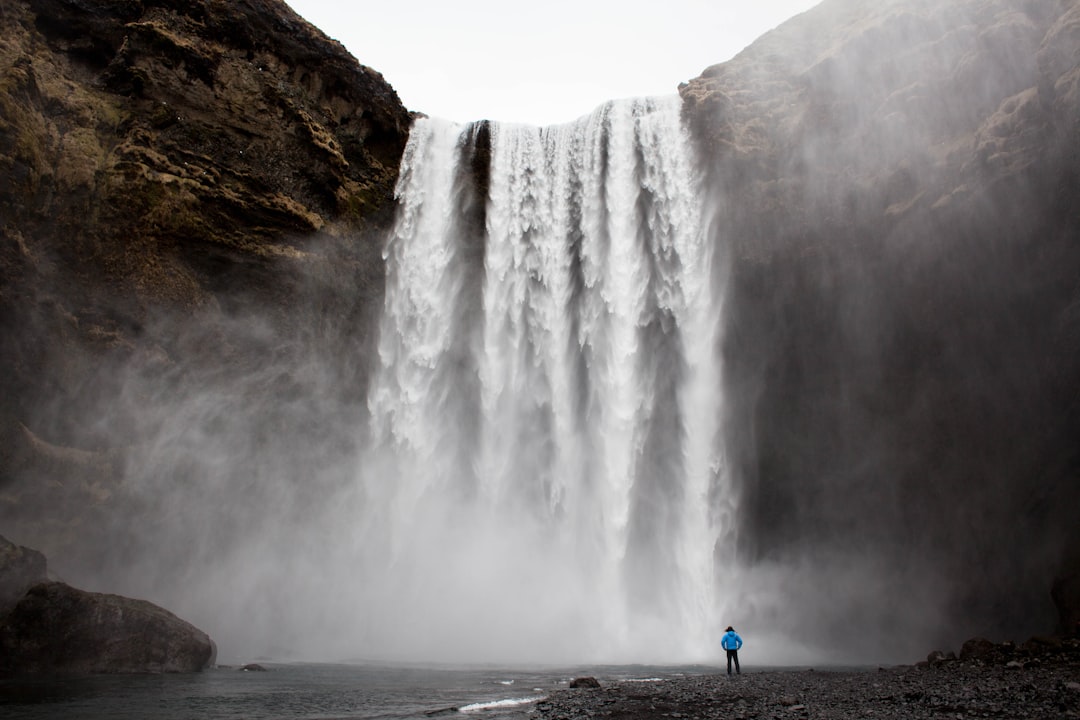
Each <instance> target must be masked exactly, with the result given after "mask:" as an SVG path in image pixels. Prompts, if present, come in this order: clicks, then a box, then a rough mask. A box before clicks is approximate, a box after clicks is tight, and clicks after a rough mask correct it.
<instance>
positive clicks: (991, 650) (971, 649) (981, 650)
mask: <svg viewBox="0 0 1080 720" xmlns="http://www.w3.org/2000/svg"><path fill="white" fill-rule="evenodd" d="M999 654H1000V653H999V652H998V648H997V646H996V645H994V643H992V642H991V641H989V640H987V639H986V638H981V637H979V638H971V639H970V640H968V641H967V642H965V643H964V646H963V647H962V648H960V659H961V660H964V661H970V660H977V661H980V662H993V661H994V660H995V659H996V658H997V657H998V655H999Z"/></svg>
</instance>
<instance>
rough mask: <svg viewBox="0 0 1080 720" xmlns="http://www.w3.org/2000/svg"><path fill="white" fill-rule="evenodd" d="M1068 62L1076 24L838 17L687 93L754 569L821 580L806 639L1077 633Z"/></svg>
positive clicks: (1078, 92)
mask: <svg viewBox="0 0 1080 720" xmlns="http://www.w3.org/2000/svg"><path fill="white" fill-rule="evenodd" d="M1077 48H1080V4H1078V3H1076V2H1057V1H1055V2H1021V3H1016V2H996V1H994V0H983V1H979V2H950V3H933V2H923V1H922V0H902V1H893V2H884V3H874V4H872V5H869V4H867V3H861V2H854V1H852V0H826V1H825V2H824V3H822V4H821V5H820V6H818V7H817V8H815V9H814V10H812V11H810V12H808V13H806V14H804V15H802V16H800V17H799V18H797V19H795V20H793V21H791V22H789V23H788V24H786V25H784V26H782V27H781V28H779V29H777V30H775V31H774V32H772V33H769V34H768V35H766V36H764V37H763V38H761V39H760V40H759V41H758V42H757V43H755V44H754V45H753V46H751V47H750V48H748V49H747V50H746V51H745V52H744V53H742V54H741V55H740V56H738V57H737V58H735V59H734V60H732V61H731V62H729V63H726V64H723V65H718V66H715V67H712V68H709V69H707V70H706V71H705V72H704V73H703V74H702V75H701V77H699V78H696V79H695V80H693V81H691V82H690V83H688V84H686V85H684V86H682V87H681V93H682V95H683V97H684V100H685V102H686V107H687V113H688V117H689V119H690V120H691V122H692V124H693V126H694V128H695V131H696V136H697V138H698V141H699V142H700V144H701V146H702V149H703V153H702V155H703V157H705V158H707V159H706V160H705V171H706V173H707V175H708V182H709V184H710V198H711V202H712V203H713V206H714V207H713V210H714V221H713V226H712V228H711V232H712V233H713V236H714V239H715V241H716V243H717V245H718V247H722V248H726V249H727V251H726V252H727V255H726V256H725V258H724V262H722V263H720V267H721V270H719V271H718V277H717V282H718V283H723V284H724V285H723V286H724V287H725V288H726V290H725V292H726V298H727V300H726V302H725V304H724V313H725V327H726V337H725V339H724V341H723V344H722V347H720V348H718V349H717V352H720V353H722V355H723V359H724V363H725V388H726V401H727V402H726V416H725V419H726V422H727V429H726V433H727V435H728V438H729V447H730V448H731V452H732V455H731V457H729V458H728V461H729V463H730V466H731V468H732V471H733V475H734V478H735V482H736V484H737V486H738V489H739V492H740V494H741V496H742V507H743V508H744V510H745V514H743V515H742V516H741V517H740V520H739V523H740V527H739V537H740V544H739V552H740V553H741V554H742V555H743V556H744V558H746V559H747V560H749V561H751V562H754V563H769V562H771V561H776V562H780V563H783V564H784V566H785V567H798V566H799V562H800V561H801V560H809V562H808V564H807V566H808V567H813V568H815V570H814V571H813V572H814V574H813V575H812V576H804V577H795V576H791V577H788V578H787V579H785V581H784V583H785V585H784V586H785V587H787V588H788V589H789V590H790V591H791V592H794V593H799V594H800V597H802V598H803V600H802V601H801V602H800V605H801V606H802V607H803V609H804V610H805V612H801V613H799V614H797V617H790V618H788V619H786V620H783V619H778V622H780V624H781V625H784V624H785V623H787V624H790V625H791V628H790V629H791V631H793V632H796V633H801V634H803V635H809V636H811V637H829V638H833V639H836V640H838V639H840V638H848V639H851V638H854V637H856V636H857V635H858V634H859V633H866V630H865V626H863V624H862V623H860V620H865V621H872V624H873V626H874V627H882V624H883V623H884V624H885V625H888V624H889V623H890V622H891V621H895V624H897V625H898V626H903V624H904V623H905V622H907V621H909V620H911V621H912V623H913V624H912V626H913V627H917V626H918V614H919V613H920V612H921V613H924V614H926V615H928V616H927V617H926V618H925V620H924V621H923V622H925V624H926V625H927V626H933V625H934V623H939V624H940V626H942V627H951V628H952V632H953V634H952V635H951V636H948V637H942V638H941V640H942V641H943V642H956V641H957V639H962V638H963V637H965V636H966V635H965V633H967V634H975V633H986V634H990V635H997V636H1002V635H1004V636H1005V637H1015V636H1019V635H1020V634H1022V633H1024V632H1033V631H1037V630H1040V629H1042V630H1045V629H1047V628H1049V627H1052V626H1053V625H1054V624H1055V622H1060V623H1061V624H1066V625H1069V626H1070V627H1071V625H1072V623H1074V622H1075V621H1076V620H1077V619H1078V617H1077V614H1076V613H1077V608H1076V607H1075V603H1074V604H1073V606H1071V607H1069V606H1068V605H1067V603H1059V607H1058V608H1057V610H1058V612H1059V613H1060V615H1059V616H1055V608H1054V605H1053V603H1052V602H1051V596H1050V593H1051V588H1052V586H1054V585H1055V582H1056V583H1057V585H1058V586H1059V587H1060V588H1065V587H1074V586H1075V577H1076V570H1075V562H1076V561H1075V559H1074V558H1075V557H1076V556H1077V549H1078V547H1080V542H1078V540H1080V539H1078V537H1077V530H1076V522H1075V508H1076V507H1078V501H1080V481H1078V479H1077V478H1078V476H1080V457H1078V456H1077V453H1076V445H1075V439H1076V437H1078V433H1080V413H1078V407H1080V406H1078V404H1077V400H1078V399H1080V355H1078V354H1077V350H1078V349H1080V325H1078V323H1077V314H1076V308H1077V307H1078V304H1077V303H1078V301H1080V294H1078V290H1077V286H1076V277H1077V273H1078V270H1080V245H1078V244H1077V238H1080V55H1078V53H1077ZM797 574H798V573H797V571H796V572H795V573H793V575H797ZM1069 578H1072V579H1071V580H1070V579H1069ZM1069 583H1072V585H1070V584H1069ZM830 586H832V587H833V588H841V587H842V588H843V589H842V590H836V589H831V588H830ZM1066 594H1067V593H1066V592H1065V591H1064V589H1062V590H1060V591H1059V592H1058V593H1057V595H1058V597H1064V596H1065V595H1066ZM1074 594H1075V593H1074ZM859 595H861V596H862V600H860V601H859V602H858V605H859V607H860V608H861V610H859V611H858V612H850V610H851V608H850V607H849V606H848V605H847V603H848V602H849V601H850V598H852V597H855V596H859ZM941 598H945V599H946V602H945V607H946V608H947V614H948V616H949V617H948V618H947V619H946V620H947V622H944V623H942V619H941V618H937V617H929V614H930V613H929V612H927V608H929V607H935V606H937V605H938V601H939V600H940V599H941ZM897 599H900V602H896V601H897ZM949 623H952V624H951V625H950V624H949ZM874 641H875V637H874V635H873V634H870V633H867V634H866V635H865V642H866V643H868V644H869V643H872V642H874Z"/></svg>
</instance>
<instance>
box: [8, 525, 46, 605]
mask: <svg viewBox="0 0 1080 720" xmlns="http://www.w3.org/2000/svg"><path fill="white" fill-rule="evenodd" d="M47 579H48V576H47V575H46V562H45V556H44V555H42V554H41V553H39V552H38V551H37V550H31V549H30V548H25V547H22V546H19V545H16V544H15V543H13V542H11V541H10V540H8V539H7V538H5V537H4V536H2V535H0V618H2V617H3V616H4V615H5V614H6V613H7V612H8V611H9V610H11V608H13V607H15V604H16V603H18V602H19V600H20V599H22V597H23V595H25V594H26V591H27V590H29V589H30V588H32V587H33V586H35V585H37V584H38V583H43V582H45V581H46V580H47Z"/></svg>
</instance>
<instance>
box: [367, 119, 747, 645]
mask: <svg viewBox="0 0 1080 720" xmlns="http://www.w3.org/2000/svg"><path fill="white" fill-rule="evenodd" d="M679 113H680V104H679V99H678V98H677V97H671V98H663V99H652V100H634V101H623V102H614V103H609V104H607V105H604V106H603V107H601V108H599V109H598V110H597V111H595V112H594V113H593V114H592V115H591V116H589V117H587V118H583V119H581V120H579V121H577V122H575V123H571V124H567V125H561V126H555V127H548V128H536V127H527V126H512V125H501V124H488V123H478V124H473V125H457V124H452V123H449V122H446V121H440V120H436V119H426V118H425V119H420V120H417V122H416V125H415V127H414V129H413V132H412V135H411V138H410V141H409V145H408V148H407V150H406V153H405V156H404V159H403V162H402V167H401V176H400V180H399V184H398V188H397V194H398V199H399V218H398V221H397V225H396V228H395V230H394V232H393V235H392V237H391V238H390V240H389V242H388V244H387V248H386V251H385V258H386V262H387V283H386V298H385V308H384V314H383V317H382V321H381V327H380V340H379V357H380V366H379V367H378V368H377V370H376V372H375V375H374V378H373V381H372V387H371V391H370V396H369V407H370V413H371V421H370V446H369V448H368V450H367V452H366V456H365V462H364V466H363V469H362V473H361V475H362V489H363V500H362V502H363V509H362V511H361V514H362V518H360V519H359V520H357V523H356V524H357V526H358V527H359V528H361V530H360V531H359V532H360V534H361V539H360V540H359V542H360V545H361V550H360V554H361V555H362V557H363V561H362V562H363V568H364V569H363V578H364V585H365V590H364V591H363V592H362V595H363V606H362V608H359V609H360V610H361V611H362V612H364V613H365V614H366V615H368V616H369V617H374V618H377V621H373V622H371V623H369V624H368V625H367V626H366V627H365V630H364V633H363V634H364V638H363V641H362V642H363V645H364V646H365V647H367V648H370V649H375V651H376V652H377V651H378V649H380V648H381V649H383V650H384V651H391V650H392V651H393V653H395V654H398V655H400V656H403V657H416V656H421V657H425V658H439V657H445V658H447V659H455V658H456V659H460V658H462V657H473V658H483V659H501V658H519V657H522V656H526V657H531V658H546V659H551V660H560V659H561V660H570V661H583V660H594V661H597V660H603V661H608V660H619V661H628V660H637V659H640V660H647V661H650V662H656V661H658V660H664V659H670V660H678V661H686V660H692V659H705V658H710V657H714V656H715V654H716V649H715V642H716V637H717V635H716V632H715V631H716V629H717V627H716V626H717V624H720V623H723V622H724V619H723V618H722V617H721V614H722V611H723V605H724V603H725V597H724V594H723V592H718V591H717V589H716V587H715V582H714V577H715V574H716V568H715V563H716V559H717V557H718V554H717V550H716V548H717V544H718V541H719V542H720V543H721V547H722V543H726V542H730V539H729V538H725V533H730V529H729V528H728V527H726V524H725V518H724V517H722V516H720V515H718V514H717V507H718V505H719V504H720V503H718V502H717V499H718V498H719V499H720V500H721V501H722V500H723V499H724V498H725V497H726V495H727V494H728V493H727V489H726V487H725V483H726V478H725V476H724V472H723V449H722V447H721V443H720V442H719V440H718V439H717V438H719V437H720V433H719V430H720V428H719V423H720V417H721V414H720V407H721V402H722V400H721V397H720V390H719V388H720V383H719V373H720V368H719V367H718V365H717V362H718V361H717V353H716V352H715V351H714V349H715V347H716V343H717V339H718V338H717V333H718V332H719V330H718V322H717V319H718V318H719V317H720V311H719V307H718V302H719V296H720V295H719V291H718V288H714V287H712V286H711V284H710V281H709V278H710V276H711V273H710V263H711V262H713V257H712V254H711V252H710V250H709V248H708V247H706V246H705V243H704V241H703V233H702V222H701V217H700V210H699V202H700V198H699V196H698V192H697V180H696V177H695V170H694V166H693V163H692V161H691V157H690V154H689V150H688V145H687V138H686V136H685V134H684V130H683V128H682V126H681V123H680V117H679ZM522 648H528V650H526V651H523V650H522Z"/></svg>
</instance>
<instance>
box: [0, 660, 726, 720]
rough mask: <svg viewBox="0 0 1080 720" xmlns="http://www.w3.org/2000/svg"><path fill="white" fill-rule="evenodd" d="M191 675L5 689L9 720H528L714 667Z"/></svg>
mask: <svg viewBox="0 0 1080 720" xmlns="http://www.w3.org/2000/svg"><path fill="white" fill-rule="evenodd" d="M263 666H264V667H266V668H267V671H266V672H245V671H242V670H239V669H237V668H225V667H222V668H217V669H214V670H208V671H206V672H203V673H197V674H188V675H97V676H90V677H82V678H50V679H18V680H6V681H0V717H3V718H5V720H46V719H48V720H54V719H55V718H79V719H80V720H83V719H86V720H94V719H96V718H102V719H104V718H109V719H110V720H124V719H126V718H130V719H132V720H134V719H135V718H138V719H140V720H148V719H151V718H153V719H155V720H189V719H190V720H195V719H196V718H197V719H199V720H216V719H219V718H221V719H224V718H230V719H234V720H235V719H239V718H243V719H244V720H255V719H270V718H281V719H284V718H290V719H293V718H305V719H310V720H315V719H316V718H317V719H318V720H330V719H333V718H342V719H344V718H388V719H398V718H420V719H423V720H426V719H427V718H429V717H442V718H445V717H459V718H462V720H464V719H465V718H468V717H470V716H479V717H483V718H510V717H515V716H516V717H524V716H525V715H526V714H527V713H528V712H529V710H531V709H532V708H533V705H534V704H535V703H536V702H538V701H539V700H541V699H543V698H544V697H545V696H546V695H547V694H548V693H549V692H551V691H552V690H555V689H558V688H565V687H566V686H567V684H568V683H569V681H570V679H571V678H573V677H578V676H582V675H591V676H593V677H596V678H597V679H598V680H600V682H601V683H602V684H605V685H606V684H611V683H621V682H643V681H646V682H647V681H650V680H657V679H663V678H670V677H678V676H686V675H700V674H704V673H709V672H715V671H716V669H715V668H709V667H703V666H693V667H650V666H639V665H635V666H610V667H592V668H541V669H537V668H530V669H524V668H507V669H499V668H445V667H414V666H409V667H402V666H399V667H384V666H372V665H360V664H352V665H335V664H271V663H264V664H263Z"/></svg>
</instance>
